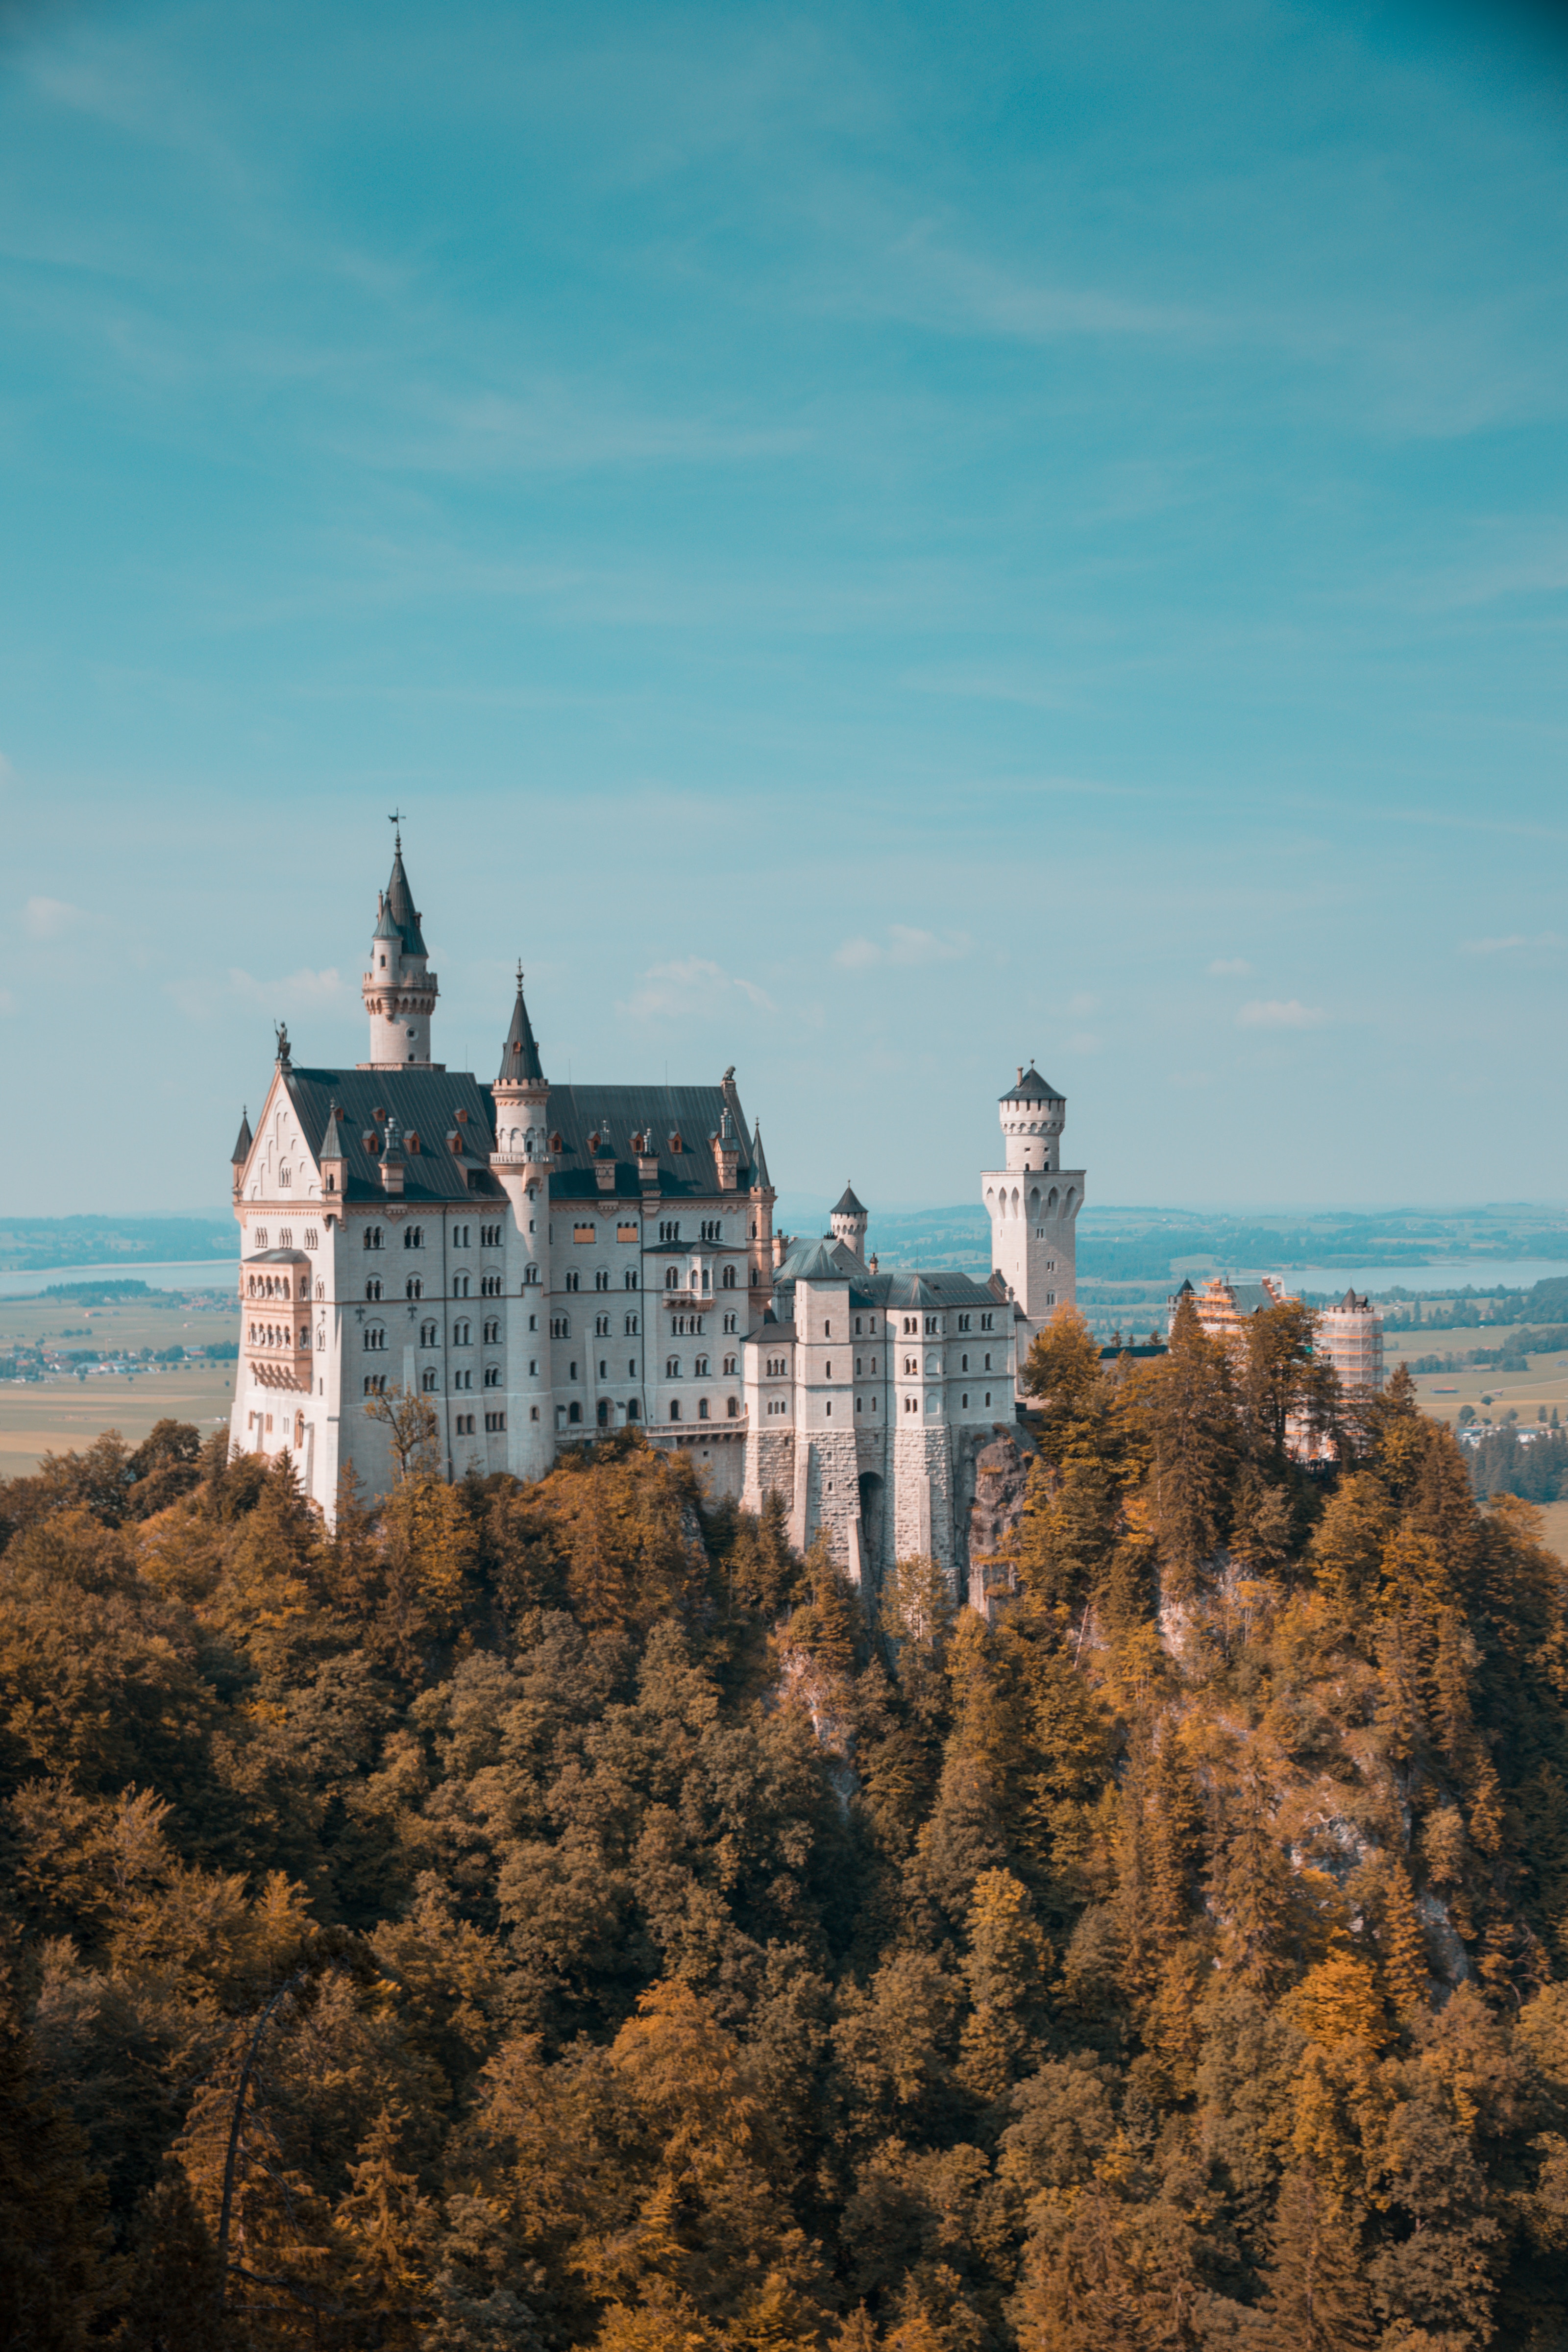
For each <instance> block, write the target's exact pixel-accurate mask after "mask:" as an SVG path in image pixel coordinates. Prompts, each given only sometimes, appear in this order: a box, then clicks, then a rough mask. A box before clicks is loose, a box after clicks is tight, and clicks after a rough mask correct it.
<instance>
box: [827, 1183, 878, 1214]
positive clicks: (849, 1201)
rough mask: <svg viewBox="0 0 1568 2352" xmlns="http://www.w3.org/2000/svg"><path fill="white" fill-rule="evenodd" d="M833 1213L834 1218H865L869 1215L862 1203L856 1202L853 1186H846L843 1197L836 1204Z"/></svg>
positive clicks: (864, 1204)
mask: <svg viewBox="0 0 1568 2352" xmlns="http://www.w3.org/2000/svg"><path fill="white" fill-rule="evenodd" d="M833 1213H834V1215H835V1216H836V1217H865V1216H868V1215H869V1214H870V1211H869V1210H868V1208H867V1206H866V1203H865V1202H864V1201H858V1200H857V1199H856V1198H855V1188H854V1186H853V1185H851V1184H846V1186H845V1187H844V1196H843V1198H842V1200H840V1201H839V1202H837V1203H836V1205H835V1207H834V1211H833Z"/></svg>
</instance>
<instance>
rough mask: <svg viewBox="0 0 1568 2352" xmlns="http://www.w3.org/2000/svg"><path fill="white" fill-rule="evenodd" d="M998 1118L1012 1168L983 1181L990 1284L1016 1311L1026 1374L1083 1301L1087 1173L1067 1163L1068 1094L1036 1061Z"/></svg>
mask: <svg viewBox="0 0 1568 2352" xmlns="http://www.w3.org/2000/svg"><path fill="white" fill-rule="evenodd" d="M997 1118H998V1119H999V1121H1000V1123H1001V1128H1002V1132H1003V1135H1004V1136H1005V1139H1006V1146H1005V1159H1006V1165H1005V1167H1004V1168H994V1169H988V1170H987V1171H986V1172H985V1173H984V1175H983V1176H982V1178H981V1180H980V1181H981V1188H982V1197H983V1198H984V1202H985V1209H986V1213H987V1215H988V1216H989V1217H990V1219H991V1266H992V1281H993V1283H994V1285H995V1286H999V1287H1000V1288H1001V1289H1002V1290H1003V1291H1004V1293H1005V1297H1006V1298H1007V1300H1008V1302H1009V1304H1010V1307H1011V1309H1012V1313H1013V1318H1014V1344H1015V1347H1016V1363H1017V1369H1018V1371H1019V1372H1020V1373H1022V1371H1023V1369H1024V1366H1025V1363H1026V1360H1027V1358H1028V1353H1029V1349H1030V1348H1031V1347H1032V1345H1033V1344H1034V1340H1035V1339H1036V1336H1037V1333H1039V1332H1041V1331H1043V1330H1044V1328H1045V1327H1046V1325H1047V1323H1048V1322H1049V1321H1050V1319H1051V1317H1052V1316H1053V1315H1054V1314H1055V1313H1056V1311H1057V1309H1058V1307H1070V1306H1072V1305H1073V1304H1074V1303H1075V1301H1076V1298H1077V1296H1078V1266H1077V1254H1078V1253H1077V1238H1076V1232H1075V1228H1076V1224H1077V1220H1078V1213H1079V1210H1080V1209H1081V1208H1082V1206H1083V1182H1084V1171H1083V1170H1082V1169H1081V1168H1066V1169H1064V1168H1063V1167H1062V1165H1061V1161H1060V1153H1061V1135H1062V1128H1063V1126H1064V1124H1065V1122H1066V1119H1067V1097H1065V1096H1064V1095H1060V1094H1058V1092H1057V1089H1056V1088H1055V1087H1053V1086H1048V1085H1047V1082H1046V1080H1045V1079H1044V1078H1042V1077H1041V1076H1040V1074H1039V1072H1038V1070H1037V1069H1036V1067H1035V1066H1034V1064H1033V1063H1032V1062H1031V1063H1030V1065H1029V1066H1028V1068H1027V1069H1026V1070H1025V1069H1020V1070H1019V1072H1018V1076H1017V1083H1016V1085H1014V1086H1011V1087H1008V1089H1007V1091H1006V1093H1005V1095H1004V1096H1003V1097H1001V1100H1000V1101H999V1103H998V1105H997Z"/></svg>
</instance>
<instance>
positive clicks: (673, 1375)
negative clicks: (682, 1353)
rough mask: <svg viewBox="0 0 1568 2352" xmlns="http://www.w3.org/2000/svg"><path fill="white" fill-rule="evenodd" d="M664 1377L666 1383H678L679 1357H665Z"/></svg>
mask: <svg viewBox="0 0 1568 2352" xmlns="http://www.w3.org/2000/svg"><path fill="white" fill-rule="evenodd" d="M664 1377H665V1379H666V1380H667V1381H678V1380H679V1378H680V1358H679V1356H667V1357H666V1358H665V1360H664Z"/></svg>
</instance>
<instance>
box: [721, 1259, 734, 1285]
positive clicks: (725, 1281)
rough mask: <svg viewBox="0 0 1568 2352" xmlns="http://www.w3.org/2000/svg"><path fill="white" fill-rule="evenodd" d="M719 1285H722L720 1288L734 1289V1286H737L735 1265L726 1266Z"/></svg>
mask: <svg viewBox="0 0 1568 2352" xmlns="http://www.w3.org/2000/svg"><path fill="white" fill-rule="evenodd" d="M719 1287H720V1289H721V1290H733V1289H734V1287H735V1269H734V1267H733V1266H732V1265H727V1266H726V1267H725V1268H724V1271H723V1274H722V1275H721V1277H720V1281H719Z"/></svg>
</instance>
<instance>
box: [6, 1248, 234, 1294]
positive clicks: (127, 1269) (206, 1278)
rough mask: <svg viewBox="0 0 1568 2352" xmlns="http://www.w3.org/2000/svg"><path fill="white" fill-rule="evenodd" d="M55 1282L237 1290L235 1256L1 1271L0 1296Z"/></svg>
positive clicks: (29, 1291) (32, 1291)
mask: <svg viewBox="0 0 1568 2352" xmlns="http://www.w3.org/2000/svg"><path fill="white" fill-rule="evenodd" d="M57 1282H144V1283H145V1284H146V1286H147V1287H148V1289H149V1290H225V1291H226V1292H227V1293H228V1295H229V1297H231V1298H234V1297H237V1296H238V1293H239V1260H238V1258H237V1257H232V1258H224V1257H204V1258H197V1259H196V1260H195V1263H194V1264H193V1265H138V1264H136V1263H134V1262H133V1263H132V1264H131V1265H127V1264H126V1263H125V1260H124V1259H123V1258H118V1259H116V1261H115V1263H114V1264H113V1265H56V1266H47V1267H45V1268H44V1269H43V1271H42V1272H40V1273H36V1274H0V1298H33V1297H37V1294H38V1292H39V1291H41V1290H47V1289H48V1288H49V1287H50V1286H51V1285H52V1284H54V1283H57Z"/></svg>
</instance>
